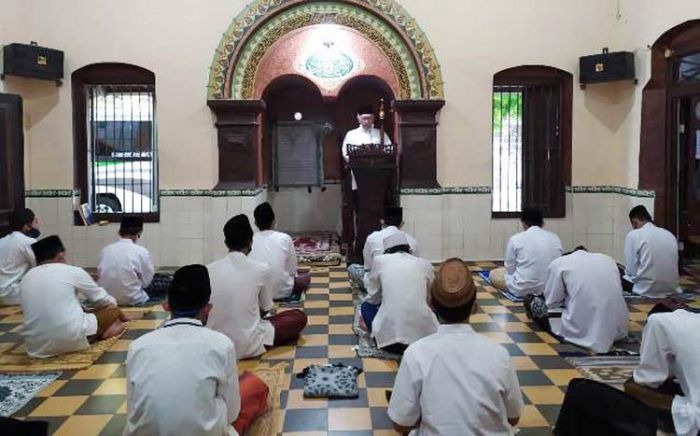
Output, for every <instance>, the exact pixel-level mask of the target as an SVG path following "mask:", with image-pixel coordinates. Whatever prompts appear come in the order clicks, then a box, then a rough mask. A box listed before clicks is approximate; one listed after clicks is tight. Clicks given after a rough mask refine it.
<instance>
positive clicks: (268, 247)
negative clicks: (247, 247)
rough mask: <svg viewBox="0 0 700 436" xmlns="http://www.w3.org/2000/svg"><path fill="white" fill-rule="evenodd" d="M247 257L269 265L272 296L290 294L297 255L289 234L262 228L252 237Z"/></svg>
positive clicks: (284, 296) (295, 273) (295, 270)
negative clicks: (251, 244)
mask: <svg viewBox="0 0 700 436" xmlns="http://www.w3.org/2000/svg"><path fill="white" fill-rule="evenodd" d="M248 257H249V258H251V259H253V260H257V261H258V262H262V263H266V264H267V266H268V267H270V287H271V288H272V298H287V297H289V296H290V295H292V289H293V288H294V277H295V276H296V275H297V255H296V250H295V248H294V242H293V241H292V238H291V236H289V235H288V234H286V233H282V232H278V231H275V230H264V231H262V232H259V233H256V234H255V236H254V237H253V248H252V250H251V251H250V254H248Z"/></svg>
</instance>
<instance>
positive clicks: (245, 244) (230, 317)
mask: <svg viewBox="0 0 700 436" xmlns="http://www.w3.org/2000/svg"><path fill="white" fill-rule="evenodd" d="M224 237H225V243H226V246H227V247H228V249H229V254H228V255H227V256H226V257H224V258H223V259H220V260H217V261H215V262H213V263H211V264H209V265H208V266H207V268H208V269H209V277H210V278H211V302H212V305H213V308H212V311H211V313H210V315H209V324H208V325H209V327H210V328H211V329H213V330H216V331H219V332H221V333H223V334H225V335H226V336H228V337H229V338H230V339H231V340H232V341H233V343H234V344H235V346H236V353H237V355H238V358H239V359H245V358H249V357H255V356H259V355H261V354H262V353H264V352H265V350H266V347H272V346H277V345H285V344H289V343H293V342H295V341H296V340H297V339H298V338H299V335H300V334H301V331H302V330H304V327H306V322H307V318H306V315H305V314H304V312H302V311H301V310H296V309H294V310H287V311H285V312H282V313H279V314H277V315H273V316H267V315H268V313H269V312H270V310H272V307H273V302H272V289H271V287H270V268H269V267H268V266H267V265H266V264H264V263H261V262H258V261H255V260H253V259H251V258H249V257H248V253H250V249H251V246H252V244H253V229H252V227H251V226H250V222H249V221H248V217H247V216H245V215H236V216H234V217H233V218H231V219H230V220H229V221H228V222H227V223H226V225H225V226H224Z"/></svg>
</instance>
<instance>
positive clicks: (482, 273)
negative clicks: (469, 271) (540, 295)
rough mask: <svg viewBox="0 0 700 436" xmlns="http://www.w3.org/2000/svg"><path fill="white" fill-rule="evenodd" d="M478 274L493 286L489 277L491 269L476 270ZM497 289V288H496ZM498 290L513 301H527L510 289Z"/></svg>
mask: <svg viewBox="0 0 700 436" xmlns="http://www.w3.org/2000/svg"><path fill="white" fill-rule="evenodd" d="M474 272H476V274H477V275H478V276H479V277H481V278H482V279H483V280H484V281H485V282H486V283H488V284H489V285H491V286H493V284H492V283H491V279H490V278H489V276H490V274H491V271H474ZM494 289H496V288H494ZM497 291H498V292H499V293H500V294H501V295H503V296H504V297H505V298H507V299H508V300H509V301H512V302H513V303H522V302H523V301H525V299H524V298H523V297H519V296H517V295H515V294H514V293H512V292H510V291H509V290H508V289H497Z"/></svg>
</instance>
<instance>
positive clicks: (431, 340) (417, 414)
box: [388, 324, 523, 436]
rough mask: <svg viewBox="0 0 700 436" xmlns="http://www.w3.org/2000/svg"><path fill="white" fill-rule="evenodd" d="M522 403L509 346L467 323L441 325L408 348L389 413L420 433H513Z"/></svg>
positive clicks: (458, 435) (444, 435)
mask: <svg viewBox="0 0 700 436" xmlns="http://www.w3.org/2000/svg"><path fill="white" fill-rule="evenodd" d="M522 407H523V398H522V395H521V394H520V384H519V383H518V377H517V376H516V373H515V369H514V368H513V366H512V364H511V360H510V356H509V355H508V351H506V349H505V348H503V347H502V346H500V345H498V344H496V343H494V342H493V341H491V340H490V339H488V338H486V337H484V336H481V335H479V334H477V333H475V332H474V330H473V329H472V327H471V326H469V325H467V324H453V325H441V326H440V327H439V329H438V332H437V333H436V334H434V335H430V336H428V337H425V338H423V339H421V340H419V341H417V342H415V343H414V344H412V345H411V346H410V347H408V349H407V350H406V353H405V354H404V357H403V360H402V361H401V366H400V367H399V373H398V374H397V375H396V381H395V382H394V391H393V393H392V395H391V401H390V402H389V409H388V414H389V417H390V418H391V420H392V421H394V422H395V423H397V424H399V425H402V426H406V427H410V426H413V425H414V424H415V423H416V422H417V421H418V419H421V423H420V427H419V428H418V431H417V432H413V433H412V434H416V433H417V434H418V435H420V436H429V435H435V436H438V435H439V436H464V435H484V436H486V435H489V436H491V435H512V434H513V429H512V427H511V426H510V424H508V418H511V419H513V418H517V417H519V416H520V411H521V409H522Z"/></svg>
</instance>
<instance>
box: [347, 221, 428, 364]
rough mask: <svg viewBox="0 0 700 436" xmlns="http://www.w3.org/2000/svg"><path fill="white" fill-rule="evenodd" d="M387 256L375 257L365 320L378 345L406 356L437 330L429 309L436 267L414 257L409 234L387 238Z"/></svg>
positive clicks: (365, 303) (363, 305) (385, 240)
mask: <svg viewBox="0 0 700 436" xmlns="http://www.w3.org/2000/svg"><path fill="white" fill-rule="evenodd" d="M384 249H385V251H384V253H386V254H383V255H381V256H377V257H375V258H374V264H373V266H372V271H371V272H370V273H369V278H368V280H367V297H366V298H365V301H364V302H363V303H362V306H361V311H362V318H363V321H364V323H365V326H366V327H367V330H369V331H370V332H372V337H373V338H374V339H375V340H376V341H377V346H378V347H379V348H383V349H385V350H387V351H389V352H393V353H397V354H403V352H404V350H405V349H406V347H407V346H409V345H410V344H412V343H414V342H415V341H417V340H418V339H420V338H422V337H425V336H428V335H432V334H433V333H435V332H436V331H437V328H438V322H437V319H436V318H435V314H434V313H433V312H432V311H431V310H430V307H429V306H428V289H430V286H431V285H432V283H433V279H434V277H435V273H434V272H433V266H432V265H431V264H430V262H428V261H427V260H425V259H421V258H420V257H416V256H413V255H412V254H411V248H410V246H409V245H408V240H407V239H406V235H404V234H403V233H394V234H392V235H390V236H387V237H386V238H385V239H384Z"/></svg>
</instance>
